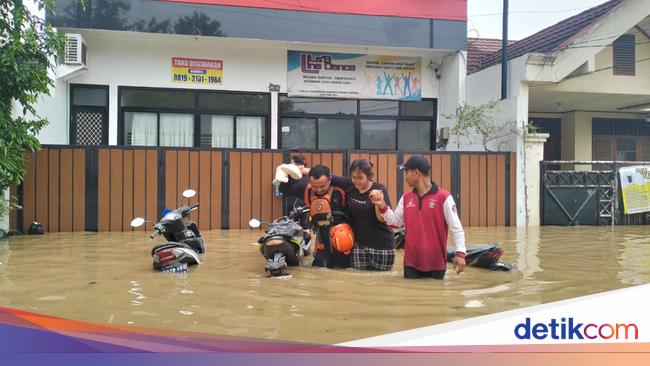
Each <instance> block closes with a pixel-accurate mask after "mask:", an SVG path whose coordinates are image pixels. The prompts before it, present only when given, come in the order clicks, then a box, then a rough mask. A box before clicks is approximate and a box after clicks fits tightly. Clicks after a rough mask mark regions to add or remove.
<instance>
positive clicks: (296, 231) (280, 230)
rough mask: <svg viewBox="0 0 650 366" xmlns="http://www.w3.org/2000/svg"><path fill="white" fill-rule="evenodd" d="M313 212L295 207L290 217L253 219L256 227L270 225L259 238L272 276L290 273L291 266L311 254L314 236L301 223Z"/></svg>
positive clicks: (268, 271)
mask: <svg viewBox="0 0 650 366" xmlns="http://www.w3.org/2000/svg"><path fill="white" fill-rule="evenodd" d="M308 212H309V208H307V207H298V208H294V209H293V210H292V211H291V212H290V213H289V215H288V216H282V217H280V218H277V219H275V220H273V222H271V223H265V222H260V221H259V220H258V219H251V220H250V222H249V223H248V224H249V225H250V226H251V227H252V228H258V227H260V226H261V225H262V224H267V225H268V227H267V228H266V231H265V233H264V235H262V237H260V238H259V240H258V241H257V242H258V243H259V244H260V252H261V253H262V255H263V256H264V258H266V267H265V268H264V270H265V271H266V272H267V273H268V277H286V276H290V274H289V273H287V272H286V269H287V267H288V266H302V265H303V258H304V257H305V256H307V255H309V254H310V250H309V247H310V243H311V235H310V234H309V233H308V232H307V231H306V230H304V229H303V228H302V226H300V222H301V218H302V217H303V216H304V215H306V214H307V213H308Z"/></svg>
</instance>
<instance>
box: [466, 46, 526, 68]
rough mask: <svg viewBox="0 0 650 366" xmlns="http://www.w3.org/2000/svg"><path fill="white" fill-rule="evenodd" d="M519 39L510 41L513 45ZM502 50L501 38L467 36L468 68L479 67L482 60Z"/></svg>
mask: <svg viewBox="0 0 650 366" xmlns="http://www.w3.org/2000/svg"><path fill="white" fill-rule="evenodd" d="M515 42H517V41H512V40H511V41H508V45H509V46H512V45H513V44H514V43H515ZM500 50H501V40H500V39H496V38H467V70H468V71H470V72H471V71H472V70H474V69H476V68H478V66H479V64H480V63H481V60H482V59H483V58H485V57H487V56H489V55H491V54H493V53H495V52H497V51H500Z"/></svg>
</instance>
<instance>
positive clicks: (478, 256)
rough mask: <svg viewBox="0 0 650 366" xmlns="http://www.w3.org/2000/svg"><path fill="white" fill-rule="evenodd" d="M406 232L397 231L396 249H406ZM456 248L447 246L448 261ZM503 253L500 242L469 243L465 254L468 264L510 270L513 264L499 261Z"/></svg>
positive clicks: (452, 257)
mask: <svg viewBox="0 0 650 366" xmlns="http://www.w3.org/2000/svg"><path fill="white" fill-rule="evenodd" d="M405 239H406V234H405V233H404V230H399V231H396V232H395V249H404V241H405ZM455 251H456V249H455V248H454V247H453V246H448V247H447V262H453V261H454V257H455V256H456V254H455ZM501 255H503V248H501V247H500V246H499V244H498V243H494V244H482V245H472V244H469V245H467V253H466V254H465V262H466V263H467V265H468V266H474V267H479V268H487V269H491V270H493V271H510V270H511V269H512V265H510V264H507V263H502V262H499V259H500V258H501Z"/></svg>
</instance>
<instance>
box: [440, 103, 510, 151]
mask: <svg viewBox="0 0 650 366" xmlns="http://www.w3.org/2000/svg"><path fill="white" fill-rule="evenodd" d="M445 118H448V119H455V120H456V124H455V125H454V126H452V127H451V128H450V130H449V133H450V134H451V135H455V136H457V138H458V139H457V141H456V142H457V143H458V146H460V145H461V143H462V142H463V141H466V142H468V143H471V142H472V141H476V140H478V141H479V142H480V144H481V145H483V148H484V149H485V151H501V150H502V149H503V148H504V146H505V145H506V144H507V142H508V141H507V138H508V137H510V136H513V135H518V134H519V130H518V128H517V124H516V122H515V121H505V122H503V121H500V120H499V109H498V103H497V102H496V101H491V102H488V103H486V104H481V105H478V106H473V105H469V104H467V103H464V102H463V104H461V105H460V106H458V108H457V109H456V115H455V116H447V115H446V116H445Z"/></svg>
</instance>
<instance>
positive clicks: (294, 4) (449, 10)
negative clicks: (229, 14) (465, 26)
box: [165, 0, 467, 21]
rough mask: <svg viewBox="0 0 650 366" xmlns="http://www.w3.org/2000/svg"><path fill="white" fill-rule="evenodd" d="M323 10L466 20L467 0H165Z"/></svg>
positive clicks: (309, 10)
mask: <svg viewBox="0 0 650 366" xmlns="http://www.w3.org/2000/svg"><path fill="white" fill-rule="evenodd" d="M165 1H171V2H180V3H195V4H208V5H227V6H243V7H250V8H265V9H281V10H298V11H308V12H320V13H338V14H359V15H383V16H394V17H405V18H424V19H440V20H459V21H467V0H399V1H396V0H282V1H277V0H165Z"/></svg>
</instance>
